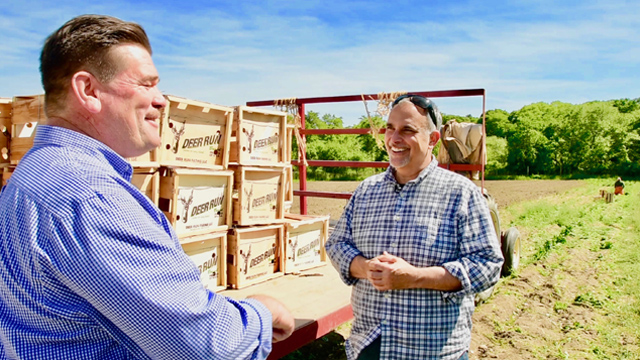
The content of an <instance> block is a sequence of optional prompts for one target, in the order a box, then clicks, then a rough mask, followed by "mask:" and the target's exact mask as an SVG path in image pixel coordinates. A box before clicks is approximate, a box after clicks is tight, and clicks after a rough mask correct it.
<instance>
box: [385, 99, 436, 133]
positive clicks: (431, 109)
mask: <svg viewBox="0 0 640 360" xmlns="http://www.w3.org/2000/svg"><path fill="white" fill-rule="evenodd" d="M404 99H409V101H411V103H413V105H415V106H418V107H420V108H422V109H424V110H425V111H426V112H427V113H428V114H429V118H430V119H431V122H433V124H434V125H435V126H436V129H438V130H440V124H438V122H439V121H438V117H436V111H438V110H437V109H438V107H437V106H436V104H434V103H433V101H431V100H429V99H427V98H426V97H424V96H422V95H415V94H404V95H400V96H398V98H397V99H395V100H394V101H393V104H391V108H393V107H394V106H396V105H398V103H399V102H400V101H402V100H404Z"/></svg>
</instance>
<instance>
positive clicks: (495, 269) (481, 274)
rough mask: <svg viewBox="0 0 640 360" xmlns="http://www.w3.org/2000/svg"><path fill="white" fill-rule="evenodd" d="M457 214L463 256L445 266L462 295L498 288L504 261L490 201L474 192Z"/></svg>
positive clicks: (462, 204)
mask: <svg viewBox="0 0 640 360" xmlns="http://www.w3.org/2000/svg"><path fill="white" fill-rule="evenodd" d="M468 195H469V196H468V200H467V201H466V202H462V203H461V206H460V207H459V212H458V214H457V220H456V221H457V227H458V228H457V233H458V237H459V240H460V241H459V251H460V257H459V258H458V259H456V260H455V261H450V262H447V263H445V264H443V266H444V268H445V269H447V271H449V272H450V273H451V274H452V275H453V276H455V277H456V278H457V279H458V280H460V282H461V283H462V289H461V290H460V291H457V292H450V293H446V294H445V297H451V296H457V295H460V294H462V293H479V292H482V291H484V290H486V289H488V288H490V287H492V286H494V285H495V284H496V283H497V282H498V280H499V278H500V269H501V268H502V263H503V262H504V258H503V256H502V251H501V250H500V244H499V243H498V238H497V236H496V232H495V229H494V227H493V222H492V220H491V214H490V213H489V208H488V206H487V202H486V200H485V199H484V197H483V196H482V194H481V193H480V191H475V189H474V191H470V193H469V194H468Z"/></svg>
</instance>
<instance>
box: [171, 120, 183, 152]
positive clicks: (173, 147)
mask: <svg viewBox="0 0 640 360" xmlns="http://www.w3.org/2000/svg"><path fill="white" fill-rule="evenodd" d="M173 124H175V123H171V122H170V123H169V127H170V128H171V132H172V133H173V144H172V145H171V151H173V153H174V154H177V153H178V147H179V146H180V137H181V136H182V135H184V127H185V126H186V125H187V123H182V127H180V130H176V128H175V127H174V126H173Z"/></svg>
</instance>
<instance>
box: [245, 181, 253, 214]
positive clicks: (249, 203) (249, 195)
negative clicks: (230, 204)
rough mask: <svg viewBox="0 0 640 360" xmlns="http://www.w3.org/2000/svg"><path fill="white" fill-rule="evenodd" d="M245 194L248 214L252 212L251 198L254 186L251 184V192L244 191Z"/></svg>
mask: <svg viewBox="0 0 640 360" xmlns="http://www.w3.org/2000/svg"><path fill="white" fill-rule="evenodd" d="M244 194H245V195H247V214H248V213H250V212H251V196H253V184H251V191H247V189H244Z"/></svg>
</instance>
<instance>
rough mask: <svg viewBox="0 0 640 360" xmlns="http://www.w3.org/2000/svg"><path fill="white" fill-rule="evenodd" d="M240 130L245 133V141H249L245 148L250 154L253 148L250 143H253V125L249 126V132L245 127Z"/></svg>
mask: <svg viewBox="0 0 640 360" xmlns="http://www.w3.org/2000/svg"><path fill="white" fill-rule="evenodd" d="M242 132H244V133H245V134H247V142H248V143H249V149H247V151H248V152H249V154H251V151H252V150H253V148H252V147H251V144H252V143H253V137H254V136H255V135H256V133H255V126H251V132H248V131H247V130H246V129H242Z"/></svg>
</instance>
